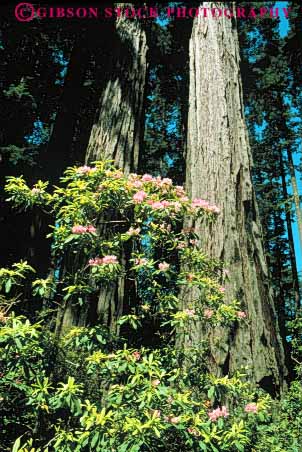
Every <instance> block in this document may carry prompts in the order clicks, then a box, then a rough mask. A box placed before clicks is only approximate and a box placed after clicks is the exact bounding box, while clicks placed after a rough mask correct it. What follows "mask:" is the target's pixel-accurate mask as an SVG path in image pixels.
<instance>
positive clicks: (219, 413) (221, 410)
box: [208, 406, 229, 422]
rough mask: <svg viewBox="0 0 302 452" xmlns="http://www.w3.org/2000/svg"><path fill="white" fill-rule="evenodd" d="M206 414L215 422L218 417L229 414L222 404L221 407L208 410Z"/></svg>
mask: <svg viewBox="0 0 302 452" xmlns="http://www.w3.org/2000/svg"><path fill="white" fill-rule="evenodd" d="M208 416H209V418H210V420H211V421H212V422H215V421H216V420H217V419H218V418H220V417H227V416H229V413H228V410H227V408H226V406H222V407H221V408H219V407H218V408H216V409H215V410H213V411H210V412H209V413H208Z"/></svg>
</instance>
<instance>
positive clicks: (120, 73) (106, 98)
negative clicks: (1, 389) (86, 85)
mask: <svg viewBox="0 0 302 452" xmlns="http://www.w3.org/2000/svg"><path fill="white" fill-rule="evenodd" d="M112 39H113V41H112V60H111V70H110V71H108V73H107V77H108V79H107V81H106V82H105V83H104V85H103V88H102V91H101V93H100V102H99V110H98V118H97V119H96V121H95V124H94V125H93V127H92V131H91V135H90V139H89V143H88V148H87V153H86V163H91V162H93V161H95V160H112V161H113V162H114V165H115V166H116V167H118V168H120V169H122V170H123V171H124V172H125V173H126V174H129V173H130V172H135V171H137V168H138V161H139V147H140V144H141V140H142V136H143V114H142V113H143V104H144V95H145V82H146V71H147V60H146V55H147V42H146V33H145V31H144V30H143V29H142V27H141V21H139V20H132V19H131V20H129V19H122V18H120V19H117V22H116V32H115V36H113V37H112ZM107 70H108V68H107ZM104 220H105V218H104ZM106 220H107V221H110V218H108V215H107V216H106ZM112 232H113V231H112V229H111V228H110V227H109V226H106V225H105V226H103V227H102V228H101V229H100V230H99V233H100V235H101V236H102V237H104V238H105V239H110V236H111V234H112ZM128 252H129V250H126V249H125V250H123V253H122V256H120V260H121V261H122V262H123V263H124V265H125V267H126V270H127V261H128V259H127V255H128ZM132 286H133V283H131V281H130V280H128V279H127V277H121V278H119V280H118V281H117V282H116V283H113V284H111V285H110V286H104V287H101V288H100V291H99V296H98V302H97V308H96V310H94V309H93V308H92V309H91V310H90V312H89V313H86V314H85V313H84V315H83V312H82V310H81V309H77V308H74V307H73V306H71V305H67V306H66V308H65V311H64V313H61V314H62V318H61V319H59V324H60V328H61V327H63V329H66V328H68V327H70V326H72V325H81V324H82V325H83V324H85V323H87V321H88V319H89V321H90V322H91V323H96V322H102V323H104V324H107V325H108V326H109V327H110V328H111V330H112V331H114V332H116V333H118V326H117V319H118V318H119V316H120V315H121V314H122V313H123V312H124V309H125V307H124V306H125V305H127V306H129V305H130V303H131V301H130V300H129V297H131V293H132V289H133V287H132ZM127 306H126V310H127Z"/></svg>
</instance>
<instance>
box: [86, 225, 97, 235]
mask: <svg viewBox="0 0 302 452" xmlns="http://www.w3.org/2000/svg"><path fill="white" fill-rule="evenodd" d="M87 232H90V233H95V232H96V228H95V227H94V226H92V224H90V225H89V226H87Z"/></svg>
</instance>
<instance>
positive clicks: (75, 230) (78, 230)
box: [71, 225, 86, 234]
mask: <svg viewBox="0 0 302 452" xmlns="http://www.w3.org/2000/svg"><path fill="white" fill-rule="evenodd" d="M71 232H72V233H73V234H85V233H86V226H80V225H75V226H73V228H72V229H71Z"/></svg>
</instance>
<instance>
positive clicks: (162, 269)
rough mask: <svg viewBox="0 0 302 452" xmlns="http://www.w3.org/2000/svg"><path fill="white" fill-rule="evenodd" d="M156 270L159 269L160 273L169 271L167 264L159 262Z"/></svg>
mask: <svg viewBox="0 0 302 452" xmlns="http://www.w3.org/2000/svg"><path fill="white" fill-rule="evenodd" d="M158 268H159V269H160V271H162V272H166V271H167V270H169V268H170V264H168V263H167V262H161V263H160V264H158Z"/></svg>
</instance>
